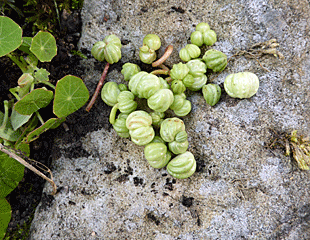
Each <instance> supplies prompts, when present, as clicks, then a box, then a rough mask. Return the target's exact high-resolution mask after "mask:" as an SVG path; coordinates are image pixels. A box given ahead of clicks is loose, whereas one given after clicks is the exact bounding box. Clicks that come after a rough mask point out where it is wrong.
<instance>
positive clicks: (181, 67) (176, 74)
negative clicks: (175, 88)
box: [170, 63, 189, 80]
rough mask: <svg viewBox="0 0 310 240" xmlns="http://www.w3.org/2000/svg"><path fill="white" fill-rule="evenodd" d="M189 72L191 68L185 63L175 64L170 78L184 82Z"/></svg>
mask: <svg viewBox="0 0 310 240" xmlns="http://www.w3.org/2000/svg"><path fill="white" fill-rule="evenodd" d="M188 72H189V68H188V67H187V65H186V64H184V63H178V64H173V67H172V69H171V71H170V77H171V78H172V79H173V80H182V79H183V78H185V77H186V75H187V74H188Z"/></svg>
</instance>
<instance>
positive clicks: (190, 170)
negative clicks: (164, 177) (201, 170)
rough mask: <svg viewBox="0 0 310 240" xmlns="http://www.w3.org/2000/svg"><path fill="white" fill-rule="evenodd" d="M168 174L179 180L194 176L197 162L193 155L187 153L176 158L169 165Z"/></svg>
mask: <svg viewBox="0 0 310 240" xmlns="http://www.w3.org/2000/svg"><path fill="white" fill-rule="evenodd" d="M167 171H168V173H169V174H170V175H171V176H173V177H175V178H178V179H184V178H188V177H190V176H192V175H193V174H194V172H195V171H196V160H195V157H194V155H193V154H192V153H190V152H185V153H183V154H180V155H178V156H176V157H175V158H174V159H172V160H171V161H170V162H169V163H168V165H167Z"/></svg>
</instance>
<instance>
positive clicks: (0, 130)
mask: <svg viewBox="0 0 310 240" xmlns="http://www.w3.org/2000/svg"><path fill="white" fill-rule="evenodd" d="M4 120H5V115H4V114H3V113H2V112H0V122H1V126H0V138H2V139H5V140H7V141H10V142H15V141H17V139H18V138H19V137H20V135H21V131H19V130H17V131H15V130H14V129H13V127H12V125H11V121H10V120H9V119H8V118H6V122H3V121H4Z"/></svg>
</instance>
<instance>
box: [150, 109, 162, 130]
mask: <svg viewBox="0 0 310 240" xmlns="http://www.w3.org/2000/svg"><path fill="white" fill-rule="evenodd" d="M150 115H151V117H152V124H153V126H155V127H160V124H161V123H162V121H164V119H163V118H164V117H165V114H164V113H163V112H151V113H150Z"/></svg>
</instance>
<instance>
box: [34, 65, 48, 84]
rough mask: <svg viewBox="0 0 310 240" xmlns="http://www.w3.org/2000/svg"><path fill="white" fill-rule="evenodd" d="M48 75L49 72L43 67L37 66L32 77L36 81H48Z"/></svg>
mask: <svg viewBox="0 0 310 240" xmlns="http://www.w3.org/2000/svg"><path fill="white" fill-rule="evenodd" d="M49 75H50V73H49V72H48V71H47V70H46V69H44V68H39V69H37V70H36V71H35V72H34V78H35V79H36V81H37V82H43V81H48V76H49Z"/></svg>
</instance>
